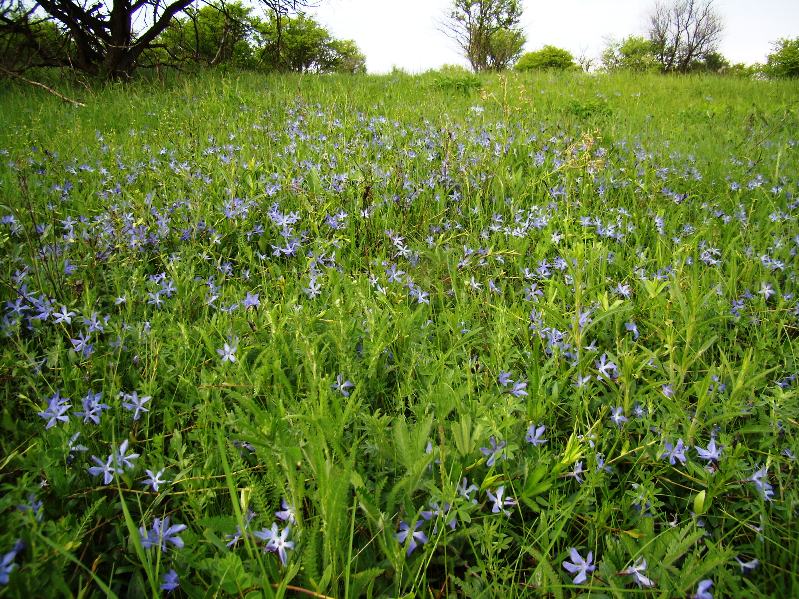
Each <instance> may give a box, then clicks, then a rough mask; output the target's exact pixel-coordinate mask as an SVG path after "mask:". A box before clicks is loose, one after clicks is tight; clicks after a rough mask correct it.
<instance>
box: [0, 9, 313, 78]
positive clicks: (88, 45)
mask: <svg viewBox="0 0 799 599" xmlns="http://www.w3.org/2000/svg"><path fill="white" fill-rule="evenodd" d="M194 1H195V0H97V1H96V2H95V1H87V0H0V38H4V37H6V36H8V35H12V34H13V35H16V36H19V37H20V38H23V39H25V40H26V44H27V47H28V48H29V49H30V50H31V51H32V52H35V53H36V54H37V55H39V60H38V63H39V64H38V66H69V67H74V68H77V69H79V70H81V71H85V72H87V73H92V74H97V75H102V76H105V77H109V78H126V77H129V76H130V74H131V73H132V72H133V71H134V70H135V68H136V67H137V66H139V60H140V58H141V56H142V54H143V53H144V52H145V51H146V50H148V49H150V48H152V47H154V46H155V45H156V41H157V40H158V39H159V37H160V36H161V34H162V33H163V32H164V31H165V30H166V29H167V27H168V26H169V25H170V23H171V22H172V20H173V19H174V18H175V17H176V16H178V15H181V14H183V13H184V12H185V11H186V10H187V9H188V8H189V7H190V6H191V5H192V3H193V2H194ZM259 1H260V2H261V3H262V4H263V5H264V6H266V7H267V8H269V9H270V10H273V11H275V12H276V13H277V14H281V15H287V14H288V13H289V12H292V11H296V10H298V9H299V8H302V7H306V6H312V5H313V0H259ZM220 6H224V4H220ZM42 22H52V23H55V24H56V26H57V28H58V30H59V31H60V32H61V33H62V35H63V36H64V39H65V40H68V44H67V47H66V48H65V50H66V51H64V52H61V53H59V54H57V55H55V56H54V55H51V54H49V53H44V52H40V51H39V49H38V48H39V46H40V44H39V36H38V35H37V31H36V27H37V26H40V24H41V23H42ZM134 24H135V27H134Z"/></svg>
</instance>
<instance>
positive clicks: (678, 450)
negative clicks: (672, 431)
mask: <svg viewBox="0 0 799 599" xmlns="http://www.w3.org/2000/svg"><path fill="white" fill-rule="evenodd" d="M665 449H666V451H664V452H663V453H662V454H661V456H660V457H661V459H663V458H669V464H671V465H672V466H674V465H675V464H676V463H677V460H679V461H680V462H682V463H683V464H684V463H685V444H684V443H683V440H682V439H677V445H672V444H671V443H669V442H668V441H667V442H666V445H665Z"/></svg>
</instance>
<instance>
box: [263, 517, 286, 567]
mask: <svg viewBox="0 0 799 599" xmlns="http://www.w3.org/2000/svg"><path fill="white" fill-rule="evenodd" d="M290 529H291V527H290V526H286V528H284V529H283V530H282V531H281V530H280V528H278V525H277V523H275V522H273V523H272V528H264V529H262V530H259V531H257V532H254V533H253V536H254V537H256V538H258V539H261V540H262V541H266V545H264V551H273V552H275V553H277V554H278V556H279V557H280V563H281V564H283V565H284V566H285V565H286V562H287V561H288V555H287V554H286V550H287V549H294V541H289V540H288V536H289V532H290Z"/></svg>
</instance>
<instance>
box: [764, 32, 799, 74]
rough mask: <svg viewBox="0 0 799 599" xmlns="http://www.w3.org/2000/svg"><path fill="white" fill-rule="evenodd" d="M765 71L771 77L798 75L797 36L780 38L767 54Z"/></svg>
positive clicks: (798, 39)
mask: <svg viewBox="0 0 799 599" xmlns="http://www.w3.org/2000/svg"><path fill="white" fill-rule="evenodd" d="M766 71H767V73H768V74H769V75H771V76H772V77H777V78H786V77H799V37H797V38H794V39H781V40H779V41H778V42H776V43H775V44H774V51H773V52H772V53H771V54H769V55H768V61H767V63H766Z"/></svg>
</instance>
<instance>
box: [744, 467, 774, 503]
mask: <svg viewBox="0 0 799 599" xmlns="http://www.w3.org/2000/svg"><path fill="white" fill-rule="evenodd" d="M749 480H750V481H751V482H753V483H755V486H756V487H757V490H758V491H760V492H761V493H762V494H763V499H765V500H766V501H771V498H772V497H774V489H773V488H772V486H771V485H770V484H769V482H768V470H767V469H766V467H765V466H764V467H763V468H761V469H760V470H758V471H757V472H755V473H754V474H753V475H752V477H751V478H750V479H749Z"/></svg>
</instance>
